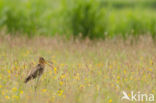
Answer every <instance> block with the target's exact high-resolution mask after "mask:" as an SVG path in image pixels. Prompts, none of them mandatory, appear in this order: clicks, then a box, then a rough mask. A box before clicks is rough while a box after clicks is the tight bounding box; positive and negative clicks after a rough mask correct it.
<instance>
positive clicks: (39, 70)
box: [24, 57, 46, 83]
mask: <svg viewBox="0 0 156 103" xmlns="http://www.w3.org/2000/svg"><path fill="white" fill-rule="evenodd" d="M45 63H46V61H45V59H44V58H43V57H40V58H39V64H38V65H37V66H36V67H35V68H33V69H32V70H31V71H30V72H29V74H28V76H27V77H26V79H25V81H24V82H25V83H27V82H28V81H30V80H31V79H35V78H36V77H40V76H41V75H42V74H43V71H44V68H45Z"/></svg>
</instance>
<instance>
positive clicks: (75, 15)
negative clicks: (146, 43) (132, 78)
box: [0, 0, 156, 39]
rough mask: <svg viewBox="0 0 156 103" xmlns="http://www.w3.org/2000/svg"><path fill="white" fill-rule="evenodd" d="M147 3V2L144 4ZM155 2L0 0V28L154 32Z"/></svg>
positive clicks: (88, 33)
mask: <svg viewBox="0 0 156 103" xmlns="http://www.w3.org/2000/svg"><path fill="white" fill-rule="evenodd" d="M145 4H147V5H145ZM155 4H156V2H155V1H149V0H146V1H129V0H127V1H117V0H115V1H103V0H57V1H56V0H1V1H0V28H1V30H3V29H4V28H5V29H6V30H7V31H8V32H10V33H11V34H16V33H17V32H18V33H19V34H21V35H23V34H26V35H28V36H33V35H55V34H59V35H65V36H69V35H74V36H77V35H79V34H82V37H90V38H92V39H93V38H107V37H111V38H112V37H115V36H117V35H119V36H121V37H123V38H124V39H125V38H127V37H128V36H132V37H138V36H139V35H144V34H150V35H151V36H152V37H153V38H155V35H156V12H155Z"/></svg>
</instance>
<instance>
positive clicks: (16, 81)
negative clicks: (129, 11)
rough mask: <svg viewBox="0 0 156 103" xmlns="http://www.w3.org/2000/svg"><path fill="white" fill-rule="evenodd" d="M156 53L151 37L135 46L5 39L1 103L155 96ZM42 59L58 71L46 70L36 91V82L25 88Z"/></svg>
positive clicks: (108, 102) (113, 101) (114, 102)
mask: <svg viewBox="0 0 156 103" xmlns="http://www.w3.org/2000/svg"><path fill="white" fill-rule="evenodd" d="M1 34H3V33H1ZM145 38H146V39H145ZM155 51H156V48H155V45H154V44H153V43H152V38H151V37H150V36H148V37H143V38H142V39H140V42H138V43H136V44H135V45H133V44H131V40H127V41H126V42H125V41H123V40H122V39H116V40H105V41H103V40H101V41H100V40H99V41H96V40H95V41H90V40H89V39H86V40H72V39H71V40H67V39H62V37H55V38H54V37H53V38H47V37H42V36H38V37H34V38H31V39H30V38H25V37H17V36H10V35H5V34H4V35H3V36H1V37H0V103H43V102H44V103H129V101H127V100H123V101H121V97H122V91H126V92H127V93H128V95H129V96H130V95H131V94H130V92H131V91H134V92H136V93H137V92H141V93H147V94H154V95H155V96H156V86H155V85H156V63H155V61H156V53H155ZM39 56H43V57H44V58H45V59H46V60H49V61H51V62H53V66H54V69H52V68H51V67H50V66H46V69H45V71H44V74H43V75H42V76H41V79H40V82H39V85H38V88H37V90H36V92H35V90H34V85H35V80H32V81H31V82H28V83H27V84H25V83H24V78H25V77H26V76H27V74H28V72H29V70H30V69H31V68H33V67H34V66H35V65H36V64H37V63H38V57H39ZM132 103H135V101H134V102H132ZM143 103H148V102H145V101H144V102H143ZM153 103H154V102H153Z"/></svg>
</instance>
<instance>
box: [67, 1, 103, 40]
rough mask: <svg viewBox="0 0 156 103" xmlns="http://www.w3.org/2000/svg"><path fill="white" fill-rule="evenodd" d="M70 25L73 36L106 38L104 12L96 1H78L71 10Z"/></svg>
mask: <svg viewBox="0 0 156 103" xmlns="http://www.w3.org/2000/svg"><path fill="white" fill-rule="evenodd" d="M70 12H71V14H70V15H69V16H70V17H69V18H70V23H71V29H72V32H73V35H75V36H77V35H79V34H80V33H81V34H82V37H89V38H99V37H101V38H105V35H104V31H105V20H104V11H103V9H102V8H100V6H99V3H98V2H96V1H94V0H82V1H77V3H75V6H74V7H73V8H72V9H71V11H70Z"/></svg>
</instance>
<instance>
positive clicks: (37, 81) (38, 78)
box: [35, 76, 40, 93]
mask: <svg viewBox="0 0 156 103" xmlns="http://www.w3.org/2000/svg"><path fill="white" fill-rule="evenodd" d="M39 80H40V76H39V77H37V78H36V85H35V93H36V90H37V86H38V83H39Z"/></svg>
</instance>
